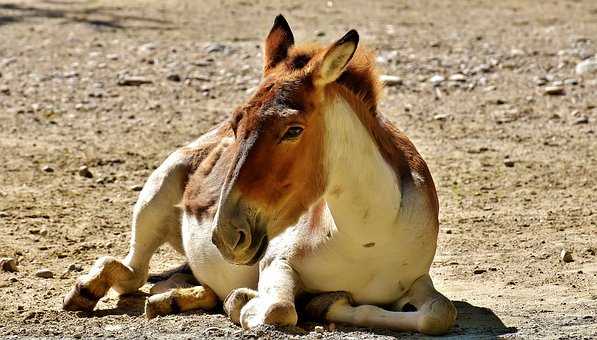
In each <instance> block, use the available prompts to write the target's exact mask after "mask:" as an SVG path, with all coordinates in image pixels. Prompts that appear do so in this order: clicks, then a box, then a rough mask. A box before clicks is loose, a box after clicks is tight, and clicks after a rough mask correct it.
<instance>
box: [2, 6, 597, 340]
mask: <svg viewBox="0 0 597 340" xmlns="http://www.w3.org/2000/svg"><path fill="white" fill-rule="evenodd" d="M278 13H283V14H285V16H286V17H287V19H288V20H289V21H290V24H291V25H292V27H293V29H294V31H295V36H296V38H297V40H298V41H304V40H320V41H328V42H331V41H333V40H335V39H336V38H338V37H339V36H340V35H341V34H343V33H344V32H346V31H347V30H348V29H350V28H356V29H358V30H359V32H360V33H361V41H362V42H363V43H365V44H367V45H369V46H370V47H372V48H374V49H375V50H376V51H377V52H378V53H379V56H380V58H379V60H378V61H379V67H380V69H381V70H382V73H384V74H389V75H395V76H399V77H400V78H401V80H402V84H400V85H396V86H390V87H387V88H386V89H385V98H384V100H383V103H382V104H381V110H382V111H383V112H384V113H385V114H386V115H387V116H389V117H390V118H391V119H392V120H394V121H395V122H396V123H397V124H398V126H400V127H401V129H403V130H405V131H406V133H407V134H408V135H409V136H410V137H411V138H412V140H413V141H414V142H415V144H416V145H417V147H418V148H419V150H420V152H421V153H422V154H423V156H424V158H425V159H426V160H427V162H428V164H429V166H430V168H431V171H432V173H433V175H434V178H435V180H436V184H437V186H438V191H439V197H440V202H441V216H440V220H441V224H442V229H441V232H440V233H441V234H440V237H439V249H438V253H437V256H436V260H435V263H434V264H433V267H432V276H433V278H434V280H435V282H436V285H437V286H439V289H440V290H441V291H442V292H444V293H446V294H447V295H448V296H449V297H450V298H451V299H453V300H454V301H456V304H457V306H458V309H459V312H460V316H459V319H458V321H457V326H456V327H454V329H453V331H452V332H451V333H450V334H449V335H448V337H453V338H456V337H458V338H460V337H469V338H475V339H476V338H494V337H507V338H516V337H521V338H543V337H547V338H566V339H567V338H574V339H576V338H591V337H595V336H596V335H597V315H596V310H597V257H596V255H595V251H596V249H597V194H596V189H597V176H595V172H596V170H597V136H596V131H595V130H596V124H597V123H596V122H597V108H596V107H597V75H595V74H593V75H582V76H580V75H577V74H576V73H575V70H574V68H575V66H576V65H577V63H579V62H580V61H581V60H583V59H586V58H588V57H590V56H592V55H594V54H595V53H596V52H597V45H596V44H597V41H596V39H597V3H595V2H594V1H590V0H585V1H580V0H578V1H542V2H539V1H513V0H507V1H501V2H495V3H494V2H493V1H480V0H476V1H451V2H448V1H439V0H437V1H417V2H414V1H408V2H407V1H378V2H375V3H373V4H367V5H363V2H360V1H346V2H340V1H328V2H325V1H317V2H316V1H313V2H302V1H282V2H279V3H276V4H273V2H272V3H269V2H267V1H215V0H208V1H202V2H194V1H168V2H166V1H164V2H159V1H150V2H140V1H130V2H126V5H122V4H118V2H116V1H113V2H103V1H79V2H72V1H68V0H67V1H57V0H56V1H49V0H47V1H35V2H32V1H5V0H0V150H1V152H0V232H1V235H2V236H1V237H0V257H12V258H15V259H16V260H17V262H18V271H17V272H15V273H10V272H2V271H0V336H3V337H8V338H11V337H19V336H57V337H108V336H109V337H124V338H142V337H150V338H170V337H172V336H175V337H193V338H200V337H205V338H213V337H233V338H237V337H243V338H254V337H264V338H286V337H303V336H306V337H310V338H334V339H336V338H385V337H402V336H405V337H412V336H414V335H413V334H405V333H392V332H388V331H378V330H367V329H354V328H345V327H341V326H338V328H337V329H336V330H335V331H329V330H327V329H326V331H325V332H324V333H323V334H319V333H315V332H313V327H314V324H311V323H303V324H301V325H300V327H299V328H295V329H286V330H284V329H273V328H270V327H263V328H260V329H257V330H254V331H250V332H244V331H242V330H241V329H240V328H239V327H237V326H235V325H233V324H231V323H230V322H229V321H227V319H226V318H225V316H224V315H222V314H221V312H214V313H209V314H205V313H201V312H197V313H187V314H184V315H176V316H168V317H163V318H158V319H155V320H151V321H147V320H145V318H144V317H143V316H142V315H141V314H142V308H143V301H144V296H143V295H139V296H133V297H126V298H121V299H119V298H118V296H116V295H115V294H113V293H112V294H110V295H109V296H108V297H107V298H105V299H104V300H102V301H101V302H100V304H99V306H98V308H97V310H96V311H95V312H94V313H92V314H84V313H67V312H63V311H62V310H61V300H62V297H63V295H64V294H65V292H66V291H67V290H68V289H69V288H70V287H71V286H72V285H73V283H74V281H75V279H76V277H77V276H79V275H81V274H82V273H83V272H84V271H86V270H87V269H88V268H89V266H90V265H91V263H92V262H93V261H94V260H95V259H96V258H97V257H99V256H102V255H113V256H118V257H120V256H123V255H124V254H125V253H126V249H127V245H128V239H129V235H130V215H131V207H132V204H134V202H135V199H136V196H137V194H138V193H137V192H136V191H135V190H136V189H138V186H140V185H142V184H143V182H144V180H145V179H146V178H147V176H148V175H149V174H150V173H151V171H152V169H154V168H155V167H156V166H157V165H159V163H160V162H161V161H162V160H163V159H164V158H165V157H166V155H167V154H168V153H169V152H171V151H172V150H173V149H174V148H176V147H177V146H180V145H182V144H184V143H186V142H188V141H190V140H192V139H193V138H196V137H197V136H199V135H200V134H201V133H202V132H204V131H206V130H207V129H208V128H209V127H211V126H213V125H214V124H215V123H216V122H219V121H221V120H222V119H225V117H226V116H227V114H228V113H229V112H230V111H231V109H232V108H233V107H234V106H235V105H238V104H240V103H241V102H242V101H243V100H245V99H246V98H247V96H248V93H249V92H250V91H251V89H252V88H253V87H255V85H256V84H257V83H258V81H259V77H260V68H261V44H262V39H263V37H264V36H265V34H266V32H267V31H268V30H269V28H270V25H271V22H272V21H273V18H274V16H275V15H276V14H278ZM456 74H462V76H455V77H453V76H454V75H456ZM437 75H440V76H442V77H444V78H445V79H444V80H443V81H442V82H439V83H437V85H438V86H436V87H435V86H434V84H433V82H432V78H433V77H434V76H437ZM128 76H141V77H144V78H145V79H147V80H148V81H150V83H148V84H144V85H140V86H133V87H125V86H119V85H118V82H119V80H121V79H123V78H125V77H128ZM451 76H452V78H450V77H451ZM436 79H439V78H438V77H435V78H433V80H436ZM450 79H453V80H450ZM554 83H555V85H556V86H561V88H562V91H563V93H561V94H560V95H545V94H544V92H545V91H546V88H547V87H548V86H551V85H554ZM558 91H559V90H558ZM556 92H557V91H556ZM81 166H87V167H88V169H89V170H90V171H91V174H92V177H91V178H87V177H84V176H81V175H79V171H78V169H79V168H80V167H81ZM562 250H568V251H570V252H571V253H572V258H573V262H570V263H565V262H562V261H561V260H560V252H561V251H562ZM182 261H183V259H182V258H180V257H179V256H177V255H176V254H175V253H174V252H173V251H172V250H170V249H168V248H164V249H161V250H160V251H159V253H158V254H157V255H156V256H155V257H154V260H153V262H152V269H153V270H154V271H159V270H163V269H166V268H169V267H172V266H174V265H176V264H179V263H181V262H182ZM44 268H46V269H48V270H50V271H51V272H53V274H54V277H53V278H47V279H44V278H40V277H37V276H36V275H35V273H36V272H37V271H38V270H40V269H44ZM148 287H149V285H147V286H145V287H144V290H145V291H147V290H148Z"/></svg>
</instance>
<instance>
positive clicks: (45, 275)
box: [35, 269, 54, 279]
mask: <svg viewBox="0 0 597 340" xmlns="http://www.w3.org/2000/svg"><path fill="white" fill-rule="evenodd" d="M35 276H37V277H41V278H42V279H51V278H53V277H54V273H53V272H52V271H51V270H49V269H40V270H38V271H36V272H35Z"/></svg>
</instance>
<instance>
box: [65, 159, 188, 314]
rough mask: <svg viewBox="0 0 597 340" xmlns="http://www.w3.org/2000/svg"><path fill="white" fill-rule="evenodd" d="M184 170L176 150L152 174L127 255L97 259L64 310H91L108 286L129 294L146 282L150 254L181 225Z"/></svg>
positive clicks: (139, 205)
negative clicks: (118, 258) (180, 208)
mask: <svg viewBox="0 0 597 340" xmlns="http://www.w3.org/2000/svg"><path fill="white" fill-rule="evenodd" d="M187 171H188V170H187V161H186V159H185V158H184V157H183V155H182V153H180V152H175V153H174V154H172V155H171V156H170V157H168V159H167V160H166V161H165V162H164V163H163V164H162V165H161V166H160V167H159V168H158V169H156V170H155V171H154V172H153V173H152V174H151V176H150V177H149V179H148V180H147V183H146V184H145V185H144V187H143V190H142V191H141V193H140V195H139V199H138V200H137V204H136V205H135V208H134V210H133V231H132V237H131V245H130V249H129V253H128V255H127V256H126V258H125V259H124V260H122V261H119V260H117V259H115V258H114V257H111V256H107V257H102V258H100V259H98V260H97V261H96V262H95V264H94V265H93V267H92V268H91V270H90V271H89V273H88V274H86V275H83V276H81V277H80V278H79V279H78V280H77V283H76V284H75V286H74V287H73V288H72V289H71V291H70V292H69V293H68V294H67V295H66V297H65V298H64V302H63V308H64V309H65V310H83V311H91V310H93V308H94V307H95V305H96V304H97V302H98V301H99V299H100V298H102V297H103V296H104V295H105V294H106V293H107V292H108V290H109V289H110V288H114V290H116V291H117V292H118V293H120V294H125V293H132V292H135V291H136V290H137V289H139V287H141V286H142V285H143V284H144V283H145V282H146V280H147V276H148V269H149V261H150V260H151V257H152V255H153V253H154V252H155V251H156V249H157V248H158V247H159V246H160V245H162V244H163V243H164V242H166V241H167V240H168V239H169V235H171V234H172V233H176V232H178V231H177V229H179V228H180V222H179V221H180V211H179V209H178V208H177V207H176V204H178V203H179V202H180V200H181V198H182V194H183V188H184V181H185V180H186V177H187V176H186V175H187Z"/></svg>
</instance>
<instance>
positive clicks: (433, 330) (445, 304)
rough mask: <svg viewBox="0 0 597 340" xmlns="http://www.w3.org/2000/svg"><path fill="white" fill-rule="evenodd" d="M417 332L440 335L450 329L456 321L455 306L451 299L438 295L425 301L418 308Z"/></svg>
mask: <svg viewBox="0 0 597 340" xmlns="http://www.w3.org/2000/svg"><path fill="white" fill-rule="evenodd" d="M420 313H421V316H420V319H419V322H418V329H419V332H421V333H424V334H428V335H441V334H446V333H448V332H449V331H450V329H451V328H452V326H453V325H454V322H455V321H456V315H457V312H456V308H455V307H454V304H452V301H450V300H449V299H448V298H446V297H444V296H439V297H436V298H434V299H432V300H431V301H429V302H428V303H426V304H425V305H424V306H423V308H421V310H420Z"/></svg>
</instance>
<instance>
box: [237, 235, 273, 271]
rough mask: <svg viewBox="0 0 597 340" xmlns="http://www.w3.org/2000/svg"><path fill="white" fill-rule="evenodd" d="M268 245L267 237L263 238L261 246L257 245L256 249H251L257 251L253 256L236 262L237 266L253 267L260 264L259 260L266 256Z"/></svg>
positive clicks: (260, 242)
mask: <svg viewBox="0 0 597 340" xmlns="http://www.w3.org/2000/svg"><path fill="white" fill-rule="evenodd" d="M268 243H269V240H268V239H267V236H265V235H264V236H262V237H261V240H260V241H259V245H257V246H256V247H251V248H252V249H255V251H254V252H253V254H252V255H250V256H248V257H247V258H245V259H243V260H239V261H235V262H236V264H240V265H244V266H251V265H254V264H255V263H257V262H259V260H261V259H262V258H263V255H265V251H266V250H267V245H268Z"/></svg>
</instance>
